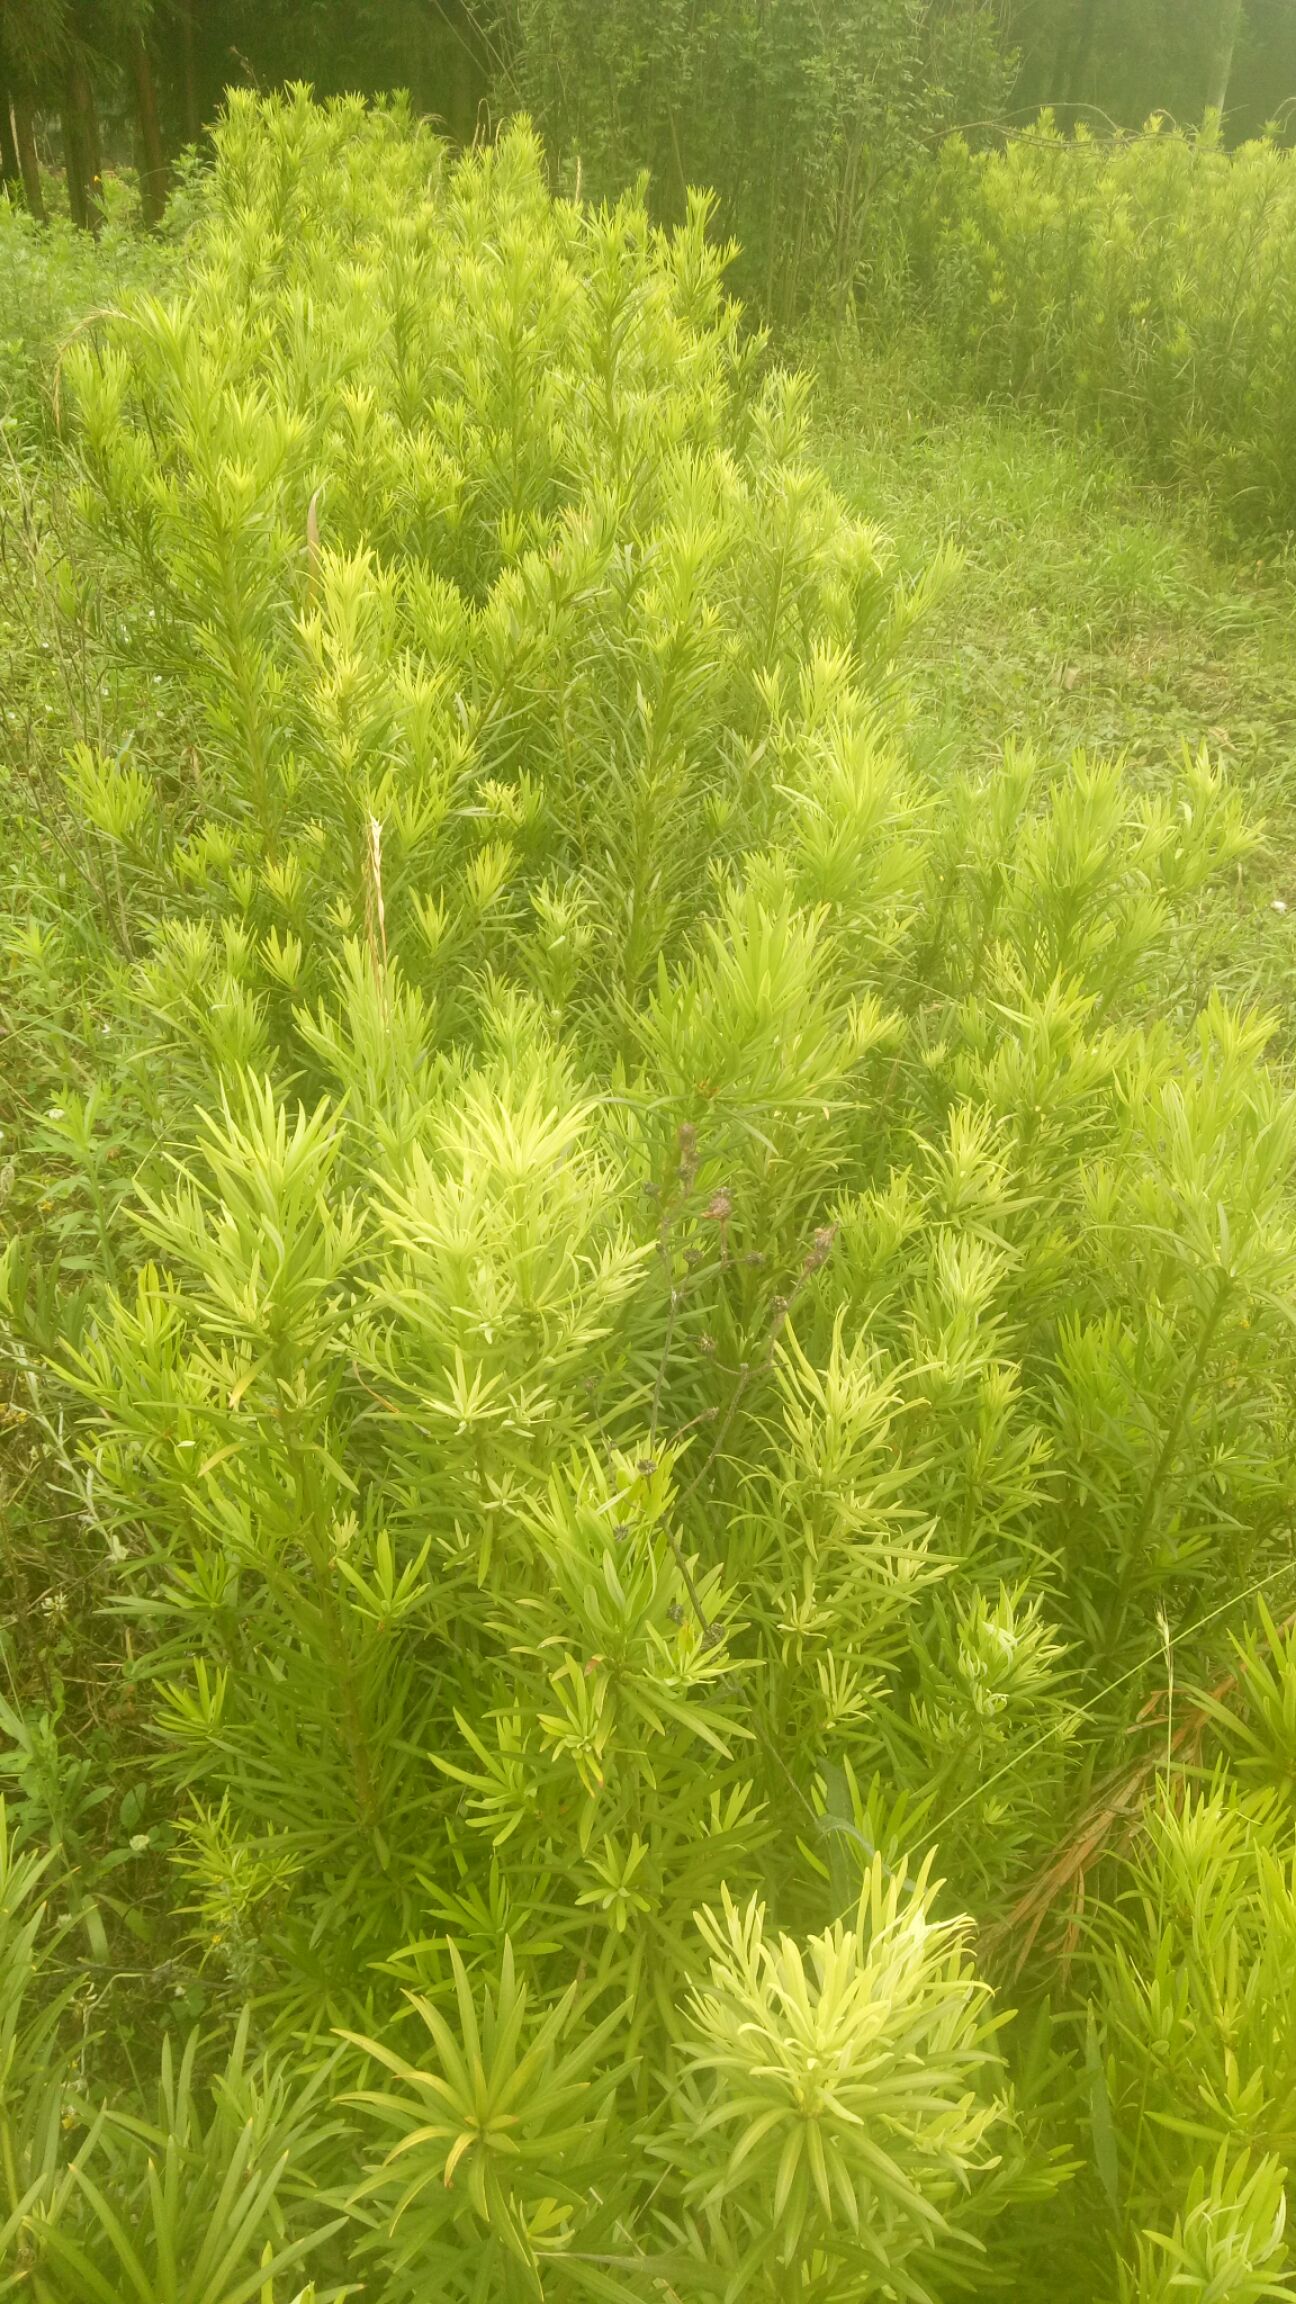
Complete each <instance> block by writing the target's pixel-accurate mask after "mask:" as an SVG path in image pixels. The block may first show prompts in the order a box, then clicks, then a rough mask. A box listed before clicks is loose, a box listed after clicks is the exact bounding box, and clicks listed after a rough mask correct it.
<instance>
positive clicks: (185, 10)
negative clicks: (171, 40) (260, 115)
mask: <svg viewBox="0 0 1296 2304" xmlns="http://www.w3.org/2000/svg"><path fill="white" fill-rule="evenodd" d="M176 21H177V23H178V24H179V27H180V103H181V113H182V117H183V120H184V137H185V142H186V144H196V143H197V142H198V139H199V137H200V136H201V135H202V106H201V105H200V103H199V102H198V55H197V44H196V42H195V39H194V12H193V0H176Z"/></svg>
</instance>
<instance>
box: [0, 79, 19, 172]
mask: <svg viewBox="0 0 1296 2304" xmlns="http://www.w3.org/2000/svg"><path fill="white" fill-rule="evenodd" d="M0 184H3V186H4V189H5V191H6V192H9V193H13V194H15V195H16V194H17V193H18V191H19V190H20V189H21V186H22V169H21V168H20V167H19V165H18V145H17V141H16V139H15V136H14V125H13V117H12V114H11V112H10V108H9V82H8V80H7V79H6V77H5V75H4V73H3V72H0Z"/></svg>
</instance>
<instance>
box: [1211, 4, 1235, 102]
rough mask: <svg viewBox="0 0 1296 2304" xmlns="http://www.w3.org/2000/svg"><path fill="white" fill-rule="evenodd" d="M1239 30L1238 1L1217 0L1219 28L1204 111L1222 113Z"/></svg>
mask: <svg viewBox="0 0 1296 2304" xmlns="http://www.w3.org/2000/svg"><path fill="white" fill-rule="evenodd" d="M1241 29H1242V0H1219V28H1218V30H1217V32H1216V34H1215V45H1214V49H1213V51H1212V54H1211V60H1210V77H1209V81H1208V84H1207V89H1206V109H1207V111H1208V112H1222V111H1223V109H1224V106H1225V104H1226V103H1227V101H1228V92H1229V82H1230V80H1231V79H1232V77H1233V58H1234V57H1235V55H1236V54H1237V43H1238V33H1239V32H1240V31H1241Z"/></svg>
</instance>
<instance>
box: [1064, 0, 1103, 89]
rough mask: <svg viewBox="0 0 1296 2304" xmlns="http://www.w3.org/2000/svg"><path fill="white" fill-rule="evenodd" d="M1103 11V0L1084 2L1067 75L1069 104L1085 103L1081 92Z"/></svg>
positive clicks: (1086, 0) (1085, 0) (1084, 0)
mask: <svg viewBox="0 0 1296 2304" xmlns="http://www.w3.org/2000/svg"><path fill="white" fill-rule="evenodd" d="M1102 11H1103V0H1083V7H1082V10H1081V15H1080V22H1079V25H1078V26H1077V29H1076V43H1075V47H1074V48H1073V49H1072V51H1071V66H1070V70H1069V72H1068V74H1067V86H1066V100H1067V103H1068V104H1072V105H1074V104H1080V103H1082V102H1083V101H1084V99H1083V96H1082V94H1081V90H1082V89H1083V88H1084V86H1085V78H1086V75H1087V73H1088V70H1089V60H1090V58H1091V57H1092V55H1093V47H1094V35H1095V33H1096V32H1097V30H1098V19H1099V17H1100V16H1101V14H1102Z"/></svg>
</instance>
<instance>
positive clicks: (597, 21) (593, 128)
mask: <svg viewBox="0 0 1296 2304" xmlns="http://www.w3.org/2000/svg"><path fill="white" fill-rule="evenodd" d="M495 13H496V15H497V17H498V22H499V31H498V40H499V51H497V54H498V55H502V59H503V69H502V72H501V73H500V75H499V76H500V78H501V87H500V91H499V93H500V98H501V100H502V102H503V103H505V104H506V105H507V106H508V107H510V108H512V107H514V106H516V105H517V104H518V103H519V102H520V103H522V104H523V105H525V106H526V107H527V108H528V109H529V110H530V112H531V113H532V114H533V116H534V118H535V120H536V122H537V124H538V125H539V127H540V128H541V129H542V131H543V133H544V136H545V140H546V144H547V145H548V147H549V149H550V151H551V153H552V154H553V157H554V162H555V164H556V166H557V167H558V169H559V170H560V171H561V173H562V177H563V180H564V181H565V182H567V183H570V182H571V181H572V180H573V172H574V171H575V170H577V169H579V172H580V182H581V183H582V184H583V185H584V186H585V187H586V189H587V190H588V191H590V192H592V193H593V194H594V195H595V197H598V198H604V197H606V196H607V195H608V194H616V193H619V192H620V191H621V190H622V189H623V188H624V187H625V186H626V185H627V184H629V183H632V182H633V181H634V180H635V178H636V176H637V175H638V173H639V172H640V170H647V171H648V172H649V175H650V178H651V183H652V191H653V198H654V201H655V204H656V207H657V210H658V212H659V213H662V214H664V215H666V216H668V217H672V216H679V215H682V214H683V212H684V208H685V204H686V200H687V195H688V188H689V186H690V185H692V184H694V183H704V184H709V185H713V186H714V187H715V190H716V193H717V196H718V202H719V214H720V217H721V221H722V224H723V227H724V229H725V230H726V231H727V232H733V233H734V234H736V236H737V238H738V240H739V241H740V243H741V246H742V250H743V257H742V259H741V262H740V278H741V280H742V282H743V285H744V287H745V288H746V289H747V291H748V293H749V294H751V295H752V297H753V298H754V300H755V301H756V302H757V303H758V305H759V306H760V307H761V309H763V311H764V312H765V314H766V315H767V317H768V318H769V319H770V320H772V321H775V322H778V323H783V322H787V321H789V320H791V319H793V318H794V317H796V316H798V315H799V314H801V313H804V312H805V311H806V310H807V308H810V307H813V306H814V305H816V304H818V303H821V302H823V301H824V300H829V301H831V302H833V303H834V304H836V305H841V304H843V303H844V301H845V300H846V299H847V298H848V297H849V295H850V293H851V291H852V289H853V287H854V285H855V284H856V282H857V281H858V280H860V279H861V278H868V277H872V276H873V275H874V274H875V273H876V272H877V271H878V270H879V269H880V268H881V267H882V265H883V264H884V262H885V261H886V250H887V248H888V246H889V242H890V239H891V238H892V237H893V234H892V232H891V231H890V230H889V227H891V226H892V224H893V220H894V214H895V209H896V204H897V200H898V196H899V191H900V183H901V180H902V177H903V173H904V171H905V170H906V169H907V168H908V167H909V166H910V164H911V163H912V160H913V158H914V156H915V154H916V152H917V151H918V150H919V149H920V148H921V145H922V141H923V139H924V138H925V137H926V136H928V135H930V133H931V132H932V130H933V128H940V127H944V126H947V125H951V124H952V123H953V122H955V121H958V120H962V119H968V118H976V117H984V116H986V115H987V114H988V113H991V112H992V111H993V110H994V109H995V107H996V104H997V102H998V101H999V100H1000V99H1001V97H1002V96H1003V95H1004V94H1005V93H1006V90H1007V85H1008V82H1009V80H1010V77H1011V72H1010V67H1009V64H1008V61H1007V58H1006V56H1005V54H1004V52H1003V49H1002V47H1001V44H1000V38H999V33H1000V24H999V17H998V11H997V9H996V7H995V6H994V5H988V4H987V0H940V4H938V5H937V6H935V7H932V6H931V5H929V4H927V0H832V4H831V5H829V6H827V7H820V6H817V5H812V4H810V0H773V4H772V5H768V6H766V7H763V8H760V9H749V8H735V7H732V6H729V5H726V0H708V4H707V5H705V6H702V7H697V6H690V7H684V6H682V5H681V4H680V0H669V4H668V5H664V6H659V7H655V8H651V9H644V8H621V9H617V8H612V9H609V8H607V7H604V6H602V5H600V4H599V0H499V5H498V6H497V9H496V11H495Z"/></svg>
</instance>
